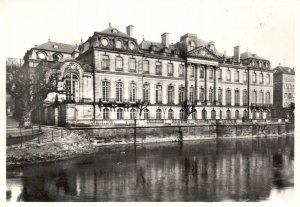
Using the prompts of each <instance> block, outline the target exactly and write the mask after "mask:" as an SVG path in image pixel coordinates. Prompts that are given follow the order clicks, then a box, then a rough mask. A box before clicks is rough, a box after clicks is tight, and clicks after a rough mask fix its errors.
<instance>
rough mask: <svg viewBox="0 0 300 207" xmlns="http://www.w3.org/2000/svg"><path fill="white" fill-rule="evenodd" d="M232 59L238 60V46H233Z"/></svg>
mask: <svg viewBox="0 0 300 207" xmlns="http://www.w3.org/2000/svg"><path fill="white" fill-rule="evenodd" d="M233 59H234V61H236V62H240V46H235V47H234V48H233Z"/></svg>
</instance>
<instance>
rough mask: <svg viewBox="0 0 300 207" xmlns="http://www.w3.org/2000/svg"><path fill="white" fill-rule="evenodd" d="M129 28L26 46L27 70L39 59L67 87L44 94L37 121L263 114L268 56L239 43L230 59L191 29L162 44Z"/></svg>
mask: <svg viewBox="0 0 300 207" xmlns="http://www.w3.org/2000/svg"><path fill="white" fill-rule="evenodd" d="M133 32H134V26H132V25H129V26H128V27H127V28H126V33H123V32H121V31H120V30H118V29H116V28H113V27H112V26H111V25H109V27H108V28H107V29H105V30H103V31H101V32H94V34H93V35H92V36H91V37H89V38H88V39H87V40H86V41H85V42H81V44H80V45H68V44H62V43H56V42H51V41H50V40H49V41H48V42H46V43H44V44H42V45H39V46H35V47H33V48H31V49H30V50H29V51H27V53H26V54H25V57H24V61H25V65H26V66H28V67H29V68H30V70H32V71H34V70H35V69H37V68H39V67H41V65H42V64H40V63H41V60H44V61H43V62H47V63H48V67H49V70H55V71H56V73H58V74H59V77H60V87H63V88H64V89H65V90H66V94H49V95H48V97H47V99H46V100H45V101H44V105H43V110H42V114H43V115H42V117H43V120H44V121H43V122H44V123H46V124H58V125H65V124H87V125H89V124H94V125H101V124H105V123H109V121H111V120H120V122H122V121H123V122H126V121H127V120H133V119H145V120H148V121H149V122H151V120H153V121H152V122H155V121H157V122H159V120H173V122H176V120H182V119H186V118H187V117H188V120H197V119H242V118H245V119H247V118H249V119H266V118H270V116H271V115H270V114H271V113H270V109H271V107H272V103H273V70H271V65H270V61H269V60H267V59H264V58H261V57H259V56H258V55H256V54H252V53H250V52H248V51H247V52H245V53H240V47H239V46H236V47H234V56H233V57H229V56H227V55H226V54H223V53H220V52H218V50H217V49H216V47H215V43H214V42H206V41H204V40H201V39H199V38H198V36H197V35H196V34H191V33H187V34H185V35H183V36H182V37H181V38H180V41H179V42H177V43H175V44H173V43H170V41H169V34H168V33H163V34H162V35H161V42H152V41H148V40H145V39H143V40H142V42H141V43H138V42H137V39H135V38H134V36H133ZM43 67H45V66H44V64H43ZM32 74H33V75H34V73H32ZM54 102H58V103H59V104H58V106H57V105H55V106H53V103H54ZM191 109H192V110H191ZM189 112H190V113H189ZM189 114H190V115H189ZM188 115H189V116H188Z"/></svg>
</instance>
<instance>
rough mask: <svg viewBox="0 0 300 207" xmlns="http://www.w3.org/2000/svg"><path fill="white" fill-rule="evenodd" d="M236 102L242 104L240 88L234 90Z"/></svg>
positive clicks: (237, 104)
mask: <svg viewBox="0 0 300 207" xmlns="http://www.w3.org/2000/svg"><path fill="white" fill-rule="evenodd" d="M234 104H235V105H236V106H239V105H240V91H239V89H235V91H234Z"/></svg>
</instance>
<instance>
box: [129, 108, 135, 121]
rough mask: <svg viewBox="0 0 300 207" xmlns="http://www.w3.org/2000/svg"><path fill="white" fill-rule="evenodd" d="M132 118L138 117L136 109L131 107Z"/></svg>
mask: <svg viewBox="0 0 300 207" xmlns="http://www.w3.org/2000/svg"><path fill="white" fill-rule="evenodd" d="M130 119H136V110H135V109H130Z"/></svg>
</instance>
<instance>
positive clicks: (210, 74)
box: [209, 68, 214, 79]
mask: <svg viewBox="0 0 300 207" xmlns="http://www.w3.org/2000/svg"><path fill="white" fill-rule="evenodd" d="M209 79H214V69H213V68H210V69H209Z"/></svg>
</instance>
